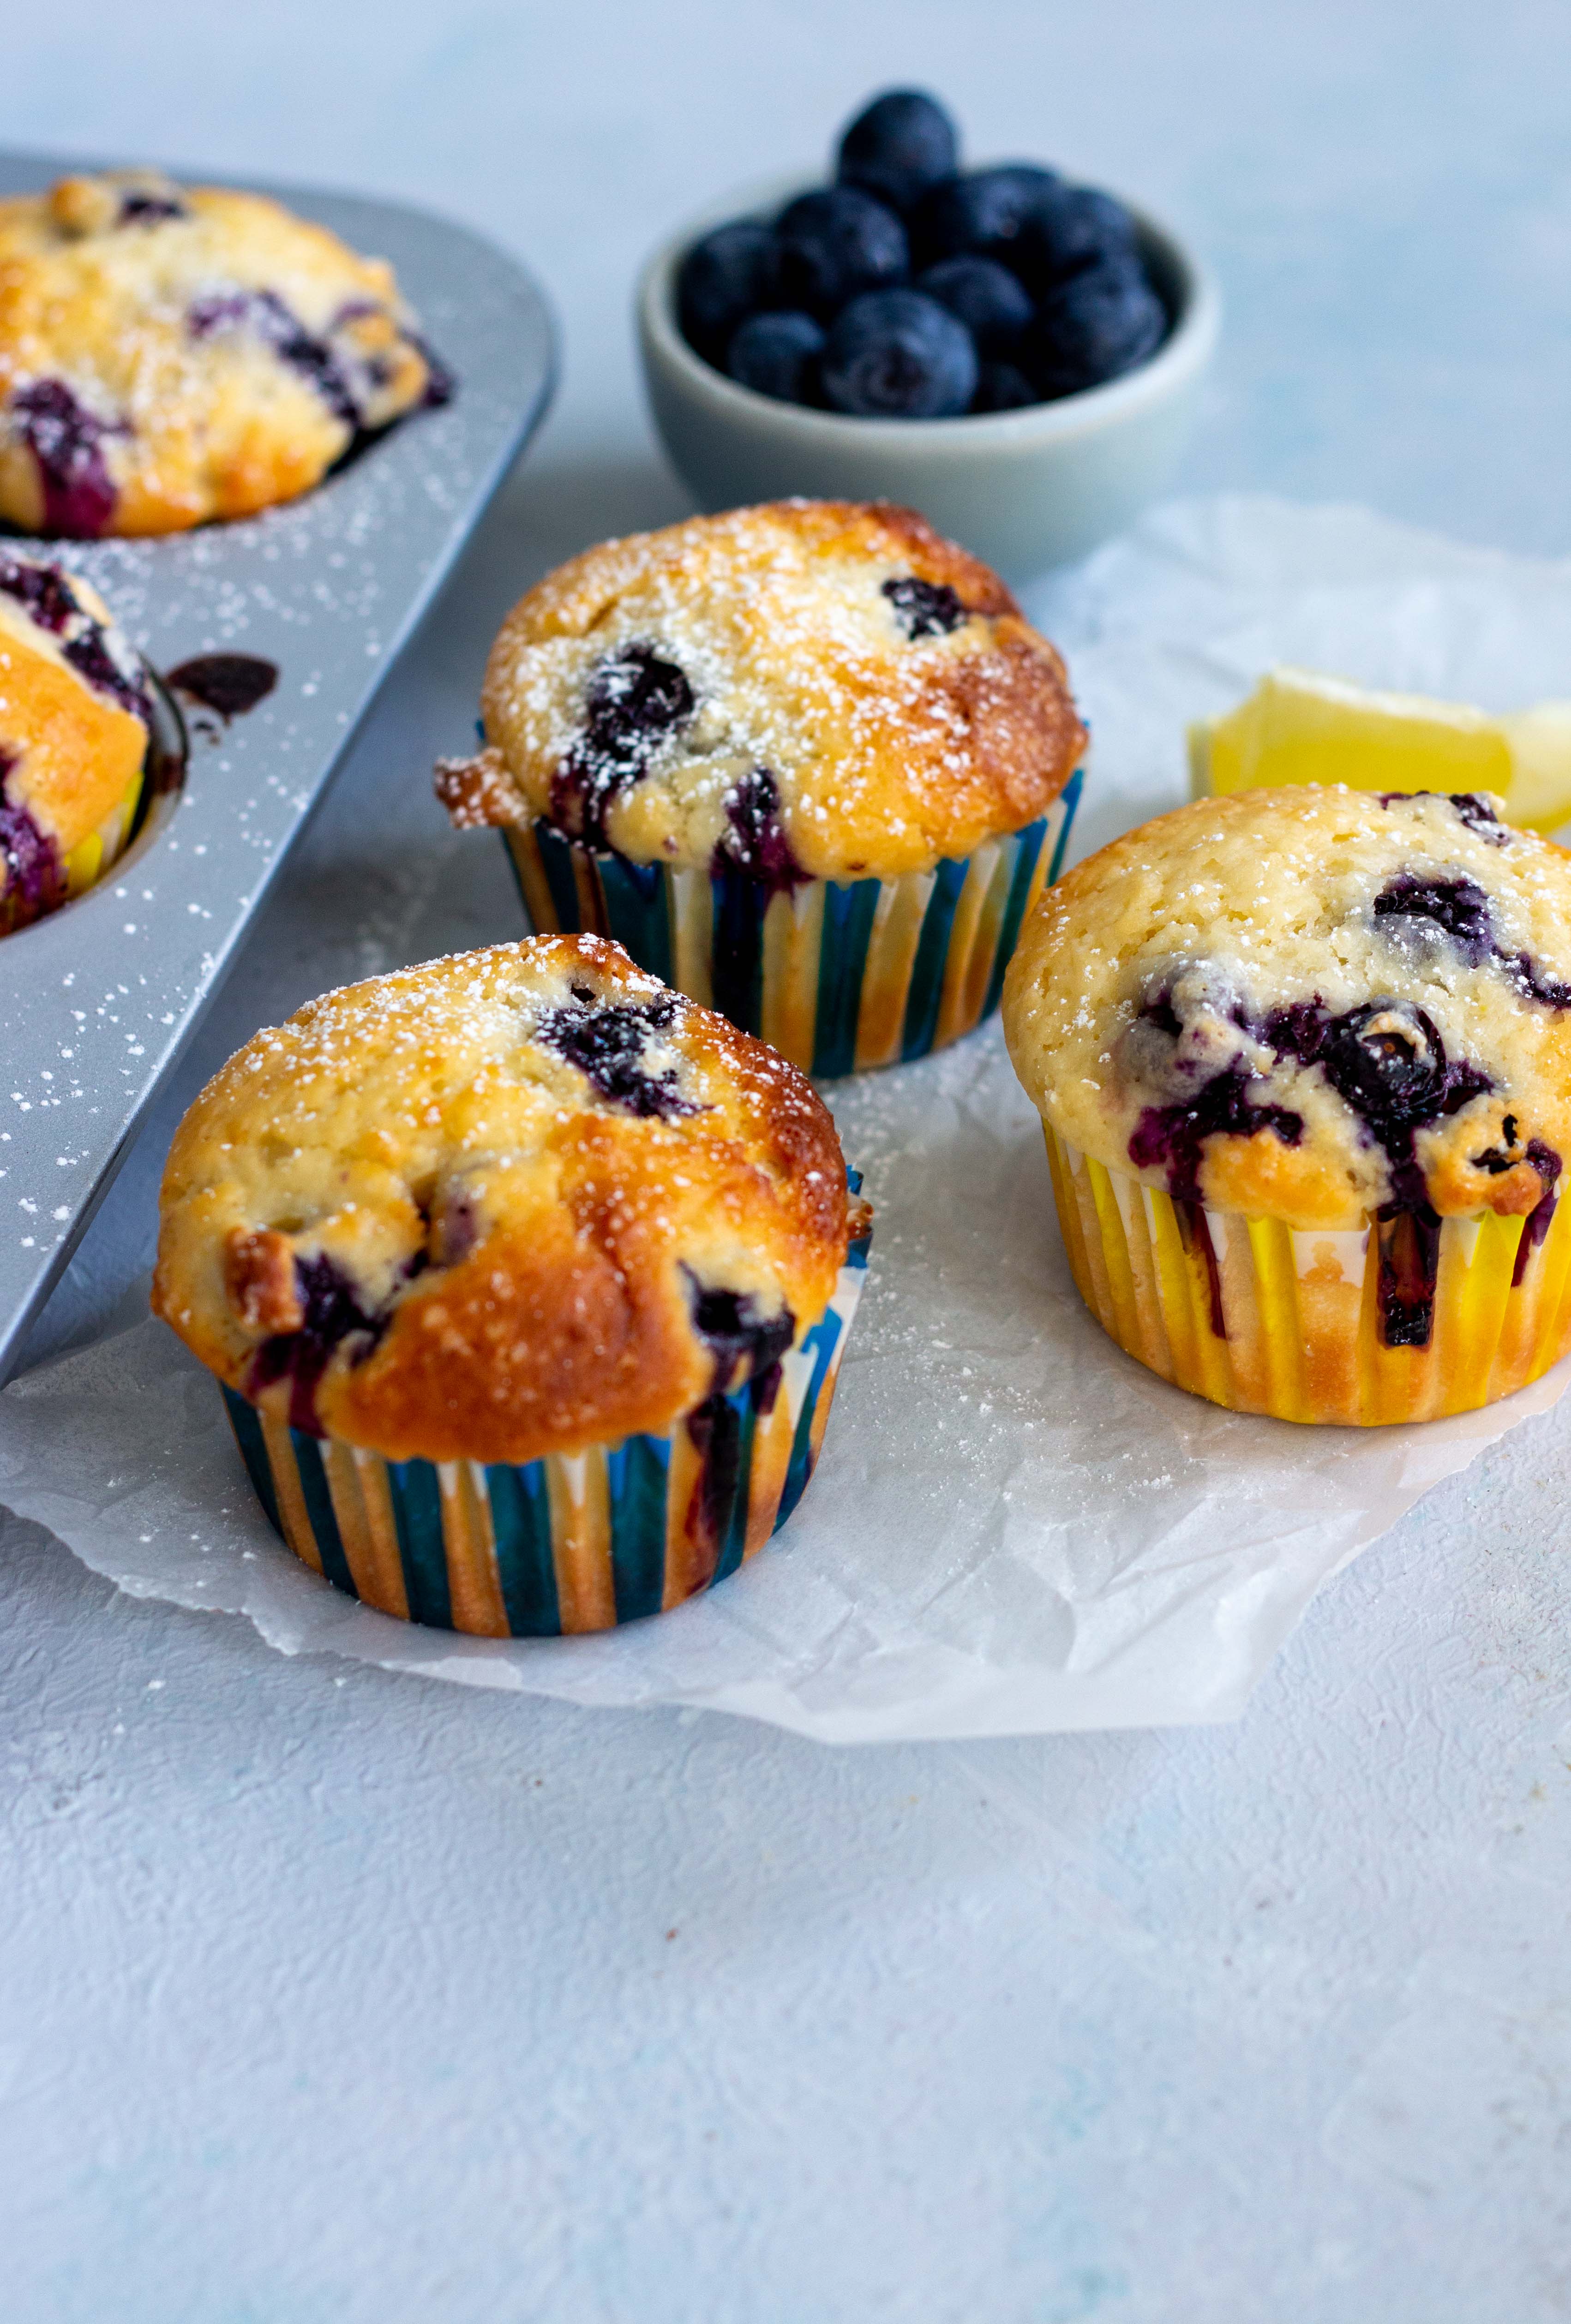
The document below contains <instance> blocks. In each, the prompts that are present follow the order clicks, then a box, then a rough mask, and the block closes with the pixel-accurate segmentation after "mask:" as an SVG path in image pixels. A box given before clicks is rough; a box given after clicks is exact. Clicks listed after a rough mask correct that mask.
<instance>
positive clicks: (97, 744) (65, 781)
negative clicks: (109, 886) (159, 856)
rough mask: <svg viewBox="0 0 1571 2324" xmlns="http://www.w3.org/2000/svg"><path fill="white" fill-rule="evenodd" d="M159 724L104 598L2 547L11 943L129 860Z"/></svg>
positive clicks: (4, 809)
mask: <svg viewBox="0 0 1571 2324" xmlns="http://www.w3.org/2000/svg"><path fill="white" fill-rule="evenodd" d="M152 717H153V714H152V700H151V697H150V694H149V681H148V676H147V672H146V669H144V667H143V663H142V661H141V660H140V659H139V657H138V656H137V655H136V654H135V653H134V651H133V650H132V648H131V647H130V645H129V644H128V643H127V642H126V641H125V638H124V637H123V636H122V635H121V634H120V632H119V631H118V630H116V627H115V624H114V622H112V621H111V619H110V616H109V611H108V608H107V606H106V604H104V601H103V599H102V598H101V597H100V596H99V595H97V591H96V590H94V589H92V588H91V587H89V586H88V583H87V582H86V581H83V580H81V579H79V577H78V576H76V575H75V574H71V573H66V572H64V571H62V570H61V568H60V567H59V566H58V565H48V564H45V563H43V562H42V560H41V559H39V558H33V557H24V556H23V555H22V554H21V553H20V552H19V551H18V550H16V549H13V548H11V547H10V546H9V545H8V544H7V543H6V542H5V541H3V540H0V936H6V935H9V934H10V933H11V932H12V931H13V930H14V929H15V928H19V927H23V926H24V925H25V924H26V922H28V921H29V920H36V919H38V918H41V917H42V915H43V914H44V913H45V912H51V911H53V910H54V909H55V908H56V906H57V905H60V904H63V903H65V902H67V901H68V899H69V898H70V897H72V896H75V895H79V894H80V892H81V891H82V890H83V889H84V888H88V887H90V886H91V885H92V883H93V881H95V880H97V878H98V876H99V875H100V873H101V872H103V871H106V870H107V869H108V867H109V865H110V864H111V863H113V862H114V861H115V859H116V856H117V855H118V854H119V853H120V851H121V849H122V848H123V847H124V846H125V842H126V839H127V838H128V837H129V835H130V833H131V830H132V827H133V825H134V822H135V820H136V813H137V808H138V807H139V805H140V803H141V798H142V791H143V781H144V779H145V775H146V770H147V766H148V761H149V756H150V752H151V749H152Z"/></svg>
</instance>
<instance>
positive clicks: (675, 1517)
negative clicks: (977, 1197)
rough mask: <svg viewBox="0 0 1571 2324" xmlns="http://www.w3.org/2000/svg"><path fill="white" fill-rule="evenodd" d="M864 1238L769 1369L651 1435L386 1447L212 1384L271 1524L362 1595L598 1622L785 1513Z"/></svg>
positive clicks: (701, 1582) (418, 1608)
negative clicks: (448, 1447) (302, 1425)
mask: <svg viewBox="0 0 1571 2324" xmlns="http://www.w3.org/2000/svg"><path fill="white" fill-rule="evenodd" d="M870 1240H871V1237H870V1236H864V1237H862V1238H861V1239H860V1240H857V1241H856V1242H854V1243H853V1244H852V1246H851V1248H850V1250H849V1251H848V1252H847V1254H846V1265H845V1266H844V1267H843V1268H841V1270H840V1275H839V1278H838V1281H837V1283H836V1289H835V1295H834V1296H833V1298H832V1299H831V1300H830V1302H829V1305H828V1306H827V1309H826V1310H825V1312H824V1314H823V1315H822V1316H821V1317H820V1318H819V1320H818V1322H817V1323H814V1324H812V1325H811V1326H810V1327H809V1328H808V1329H806V1330H804V1331H802V1332H799V1333H798V1336H797V1339H796V1341H795V1342H794V1344H793V1345H792V1346H791V1347H790V1349H788V1351H786V1353H785V1355H784V1356H783V1357H782V1358H781V1363H780V1369H779V1372H778V1374H776V1375H775V1376H773V1378H772V1379H770V1380H767V1381H756V1380H754V1381H748V1382H747V1383H745V1384H744V1386H743V1387H742V1388H736V1389H735V1390H733V1391H732V1392H731V1393H730V1394H728V1395H725V1396H713V1397H709V1398H708V1399H707V1401H706V1402H705V1403H703V1404H701V1405H699V1406H698V1407H697V1408H696V1409H695V1410H694V1411H692V1412H689V1413H688V1414H685V1415H684V1416H682V1417H681V1418H680V1419H679V1420H677V1421H676V1422H674V1423H673V1424H672V1426H671V1428H670V1431H669V1433H668V1434H664V1435H659V1436H657V1435H637V1436H628V1437H624V1439H623V1440H622V1441H621V1442H620V1443H606V1444H596V1445H591V1446H589V1447H588V1448H587V1450H585V1451H584V1452H573V1453H550V1454H549V1455H547V1456H546V1457H544V1458H543V1459H541V1460H538V1461H531V1462H525V1463H523V1464H522V1465H519V1466H513V1465H510V1464H508V1463H506V1462H479V1461H386V1460H384V1459H383V1458H382V1456H381V1455H380V1454H379V1453H375V1452H365V1450H363V1449H362V1448H361V1447H360V1446H358V1445H354V1444H347V1443H342V1442H340V1441H338V1440H337V1439H336V1438H333V1437H317V1436H312V1435H310V1434H307V1433H306V1432H305V1431H304V1430H303V1429H299V1428H291V1427H290V1426H289V1425H288V1423H287V1422H286V1421H284V1420H283V1419H282V1418H281V1417H279V1416H275V1415H274V1414H272V1413H268V1412H264V1411H262V1410H259V1409H258V1407H257V1406H254V1405H252V1404H250V1403H248V1402H247V1401H246V1399H245V1397H242V1396H239V1395H236V1392H235V1391H234V1390H233V1389H232V1388H225V1389H224V1400H225V1403H226V1406H227V1407H228V1413H229V1420H230V1425H232V1427H233V1428H234V1431H235V1437H236V1443H238V1445H239V1447H240V1452H241V1455H242V1457H243V1459H244V1461H245V1466H246V1469H247V1471H249V1474H250V1477H251V1481H252V1483H253V1485H254V1487H255V1489H256V1493H257V1497H258V1499H260V1501H261V1503H262V1506H263V1509H264V1510H265V1511H266V1513H267V1517H268V1520H269V1522H270V1523H271V1524H272V1526H273V1530H274V1531H275V1532H276V1533H277V1534H278V1535H280V1537H281V1538H282V1540H283V1541H285V1542H287V1544H288V1545H289V1546H290V1548H291V1549H292V1550H293V1552H294V1554H295V1555H296V1556H297V1557H299V1558H300V1559H301V1560H302V1561H303V1562H304V1563H305V1564H307V1565H309V1566H310V1568H311V1569H312V1571H313V1572H317V1573H320V1574H322V1575H323V1576H324V1577H325V1579H326V1580H328V1582H333V1583H334V1584H335V1585H336V1586H337V1588H338V1589H340V1590H344V1591H348V1593H349V1594H350V1596H351V1597H355V1598H358V1599H360V1600H363V1602H364V1603H365V1604H366V1605H367V1606H374V1607H377V1608H379V1609H380V1610H381V1611H382V1612H383V1613H384V1614H395V1615H397V1616H399V1617H400V1618H401V1619H402V1620H405V1621H411V1622H421V1623H425V1624H427V1625H429V1626H430V1628H433V1629H439V1630H465V1631H468V1632H470V1633H471V1634H472V1635H474V1636H476V1637H491V1638H510V1637H511V1638H541V1637H559V1636H562V1635H565V1634H568V1633H573V1632H580V1631H585V1630H608V1629H612V1628H615V1626H616V1625H617V1624H618V1623H621V1622H633V1621H637V1620H639V1619H641V1618H642V1617H643V1616H644V1615H647V1614H658V1613H660V1612H661V1610H662V1609H665V1608H667V1607H670V1606H677V1605H679V1604H680V1603H681V1602H682V1600H684V1599H686V1598H691V1597H694V1596H696V1595H697V1594H698V1591H701V1590H707V1589H711V1588H712V1587H713V1586H714V1584H715V1583H716V1582H723V1581H724V1580H725V1577H726V1575H727V1574H730V1573H734V1572H735V1571H736V1569H737V1567H738V1566H739V1565H741V1564H743V1563H744V1562H745V1561H746V1560H747V1559H748V1558H750V1557H752V1556H753V1555H754V1554H755V1553H756V1552H757V1551H758V1550H760V1549H762V1546H763V1545H764V1543H765V1542H766V1541H768V1540H769V1538H770V1536H771V1535H772V1534H774V1533H777V1532H778V1531H779V1529H780V1527H781V1526H783V1525H784V1524H785V1522H786V1519H787V1518H788V1517H790V1514H791V1512H792V1510H793V1509H794V1508H796V1506H797V1503H798V1502H799V1500H800V1499H801V1497H802V1494H803V1492H804V1491H805V1489H806V1488H807V1484H808V1480H809V1478H810V1477H811V1475H812V1472H813V1469H814V1466H815V1464H816V1462H817V1461H818V1452H819V1448H820V1446H821V1445H822V1443H823V1441H824V1431H825V1428H826V1427H827V1424H828V1418H829V1408H830V1406H831V1405H832V1403H833V1402H834V1397H835V1388H836V1383H837V1381H838V1379H839V1372H840V1362H841V1358H842V1357H843V1356H844V1354H845V1351H846V1338H847V1335H848V1333H849V1332H850V1329H851V1323H852V1319H853V1317H854V1316H855V1313H856V1303H857V1300H858V1298H859V1296H860V1295H861V1290H862V1285H863V1280H864V1273H865V1270H866V1267H867V1252H868V1246H869V1242H870Z"/></svg>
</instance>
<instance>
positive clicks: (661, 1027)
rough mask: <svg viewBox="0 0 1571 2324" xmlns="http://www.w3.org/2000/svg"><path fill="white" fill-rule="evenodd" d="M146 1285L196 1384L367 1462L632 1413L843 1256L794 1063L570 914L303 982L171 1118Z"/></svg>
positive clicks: (732, 1375) (839, 1210)
mask: <svg viewBox="0 0 1571 2324" xmlns="http://www.w3.org/2000/svg"><path fill="white" fill-rule="evenodd" d="M849 1223H850V1222H849V1219H848V1205H847V1197H846V1170H845V1165H844V1162H843V1160H842V1157H841V1153H840V1148H839V1143H838V1140H837V1139H836V1135H835V1126H834V1123H833V1121H832V1120H831V1119H830V1116H829V1114H828V1111H827V1109H826V1107H825V1106H824V1105H823V1103H822V1102H821V1101H820V1099H819V1098H818V1095H817V1093H816V1092H815V1091H814V1089H813V1087H812V1085H811V1084H810V1083H809V1082H808V1081H807V1080H806V1079H805V1078H804V1077H803V1075H802V1074H799V1073H798V1072H797V1071H796V1069H795V1067H794V1066H791V1065H787V1064H786V1063H785V1061H784V1060H783V1058H781V1057H779V1056H776V1055H775V1053H774V1051H773V1050H772V1049H769V1048H766V1047H764V1045H763V1043H762V1042H761V1041H755V1040H753V1039H752V1038H751V1037H749V1036H748V1035H747V1034H745V1033H741V1032H738V1031H737V1030H736V1028H735V1027H734V1026H732V1025H730V1024H728V1023H727V1022H726V1020H725V1019H724V1018H722V1017H717V1016H716V1015H715V1014H714V1013H713V1011H712V1010H707V1009H701V1008H699V1007H698V1006H697V1005H696V1004H695V1003H694V1002H692V1001H688V1000H685V999H684V998H683V997H682V995H681V994H680V993H677V992H672V991H670V990H669V989H668V988H667V987H666V986H665V985H663V984H661V982H659V980H658V979H657V978H655V977H652V976H646V975H644V974H643V973H642V971H641V970H639V969H636V968H635V967H634V966H633V963H632V962H631V961H630V960H629V958H628V957H627V954H625V953H624V951H623V950H622V949H621V947H620V946H619V945H615V944H609V943H606V942H605V941H604V940H603V939H601V938H599V937H596V936H535V937H531V938H529V939H528V940H526V941H525V942H523V943H522V944H512V945H493V946H492V947H491V948H490V949H489V950H486V951H484V952H474V953H464V954H457V956H455V957H454V958H451V959H448V960H437V961H430V962H428V963H427V964H425V965H424V966H423V967H420V968H411V969H405V970H403V971H402V972H400V973H398V974H396V975H391V976H379V977H374V978H372V979H371V981H370V982H368V983H365V984H355V985H349V986H347V987H346V988H345V989H344V990H343V991H337V992H329V993H328V994H326V995H325V996H324V997H323V998H322V999H321V1000H319V1001H311V1002H310V1003H309V1005H308V1006H307V1007H305V1008H304V1009H301V1010H299V1011H298V1012H297V1013H296V1014H295V1015H294V1016H293V1017H291V1019H290V1020H289V1022H288V1024H286V1025H283V1026H281V1027H280V1028H278V1029H277V1030H275V1031H267V1032H262V1033H258V1034H257V1035H256V1036H255V1037H254V1039H253V1040H251V1041H248V1042H247V1043H246V1045H245V1047H244V1048H243V1049H242V1050H240V1051H239V1053H238V1054H237V1055H236V1056H234V1057H232V1058H231V1059H230V1060H229V1063H228V1064H227V1065H225V1066H224V1068H223V1069H222V1071H221V1072H220V1073H218V1074H216V1075H215V1077H214V1078H213V1080H212V1081H211V1082H209V1083H208V1086H207V1088H206V1089H205V1090H204V1091H203V1092H202V1093H201V1095H200V1096H199V1098H198V1100H197V1102H196V1103H195V1104H194V1105H193V1106H192V1108H191V1110H190V1111H189V1113H188V1114H187V1116H186V1118H185V1120H184V1121H183V1122H182V1123H181V1125H180V1130H179V1132H178V1134H177V1135H176V1138H175V1141H174V1145H173V1148H172V1149H171V1154H170V1158H169V1164H168V1167H167V1169H166V1171H165V1174H164V1181H163V1192H162V1231H161V1234H160V1239H159V1257H158V1271H157V1275H156V1277H155V1279H154V1286H153V1305H154V1307H155V1308H156V1310H157V1312H158V1313H159V1314H161V1315H162V1316H163V1317H164V1319H165V1320H166V1321H167V1322H168V1323H171V1324H172V1325H173V1326H174V1328H175V1330H176V1331H177V1332H178V1333H180V1337H181V1338H182V1339H183V1340H184V1341H185V1342H186V1344H187V1345H188V1347H189V1348H191V1349H192V1350H193V1351H195V1352H196V1354H198V1355H199V1357H200V1358H201V1359H202V1360H203V1362H204V1363H206V1364H208V1365H209V1366H210V1367H211V1369H213V1370H214V1371H216V1372H217V1374H218V1376H219V1378H220V1379H223V1380H225V1381H226V1382H227V1383H228V1384H229V1386H231V1387H232V1388H238V1389H239V1390H240V1391H241V1392H242V1393H243V1394H244V1395H245V1396H247V1397H250V1398H251V1399H252V1401H253V1402H254V1403H256V1404H258V1405H260V1406H263V1408H264V1409H272V1410H273V1411H274V1412H275V1413H277V1414H279V1415H280V1416H287V1417H288V1418H289V1420H290V1421H291V1423H292V1424H293V1425H295V1426H296V1427H300V1428H305V1429H309V1430H311V1431H312V1432H313V1433H315V1434H330V1435H333V1436H337V1437H341V1438H345V1439H347V1441H348V1442H349V1443H354V1444H359V1445H364V1446H365V1447H367V1448H369V1449H370V1450H372V1451H374V1452H380V1453H383V1454H384V1455H385V1456H386V1457H387V1458H389V1459H391V1460H408V1459H412V1458H417V1457H418V1458H423V1459H426V1460H432V1461H445V1460H459V1459H470V1460H476V1461H486V1462H489V1461H504V1462H527V1461H532V1460H535V1459H538V1458H539V1457H540V1456H541V1454H544V1453H548V1452H576V1451H578V1450H580V1449H582V1448H583V1447H584V1446H585V1445H587V1444H590V1443H602V1442H607V1441H611V1440H615V1439H617V1438H620V1437H623V1436H625V1435H628V1434H633V1433H635V1432H642V1431H650V1432H653V1433H656V1434H659V1433H661V1432H662V1431H664V1430H665V1429H667V1428H669V1427H670V1425H671V1423H672V1422H673V1421H674V1420H675V1419H676V1418H677V1417H679V1416H680V1415H681V1414H683V1413H685V1412H689V1411H691V1410H692V1409H693V1408H694V1407H695V1406H698V1405H699V1404H701V1403H702V1402H703V1401H704V1400H705V1399H706V1398H707V1397H709V1396H711V1395H713V1394H715V1393H716V1391H722V1392H723V1391H726V1390H729V1389H731V1388H735V1387H739V1386H740V1385H741V1384H742V1383H743V1381H744V1380H746V1379H749V1378H753V1379H762V1378H763V1377H764V1376H766V1375H767V1374H768V1373H769V1372H770V1371H771V1369H772V1367H773V1366H774V1365H776V1364H777V1363H778V1362H779V1360H780V1359H781V1355H782V1354H783V1353H784V1351H785V1350H786V1349H787V1348H788V1347H789V1346H790V1343H791V1342H792V1340H793V1338H794V1337H796V1336H797V1335H798V1334H799V1333H800V1332H801V1331H803V1330H804V1329H806V1328H807V1327H809V1326H810V1325H811V1324H813V1323H817V1322H818V1319H819V1317H820V1316H821V1315H822V1314H823V1312H824V1309H825V1307H826V1306H827V1303H828V1301H829V1298H830V1296H832V1294H833V1292H834V1289H835V1286H836V1278H837V1276H838V1272H839V1269H840V1267H841V1265H842V1263H843V1262H844V1259H845V1256H846V1243H847V1239H848V1231H849Z"/></svg>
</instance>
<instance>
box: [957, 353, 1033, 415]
mask: <svg viewBox="0 0 1571 2324" xmlns="http://www.w3.org/2000/svg"><path fill="white" fill-rule="evenodd" d="M1041 400H1042V399H1041V397H1040V395H1039V394H1038V393H1037V392H1036V389H1035V388H1034V387H1033V386H1032V385H1031V383H1030V380H1029V379H1028V378H1027V377H1026V375H1025V374H1024V372H1023V371H1017V370H1016V368H1015V366H1014V364H1007V363H984V364H983V366H982V368H981V370H980V371H979V372H978V374H977V375H976V392H975V395H974V396H973V397H972V399H971V409H972V410H973V411H1023V410H1025V408H1026V406H1027V405H1028V404H1030V403H1040V401H1041Z"/></svg>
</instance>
